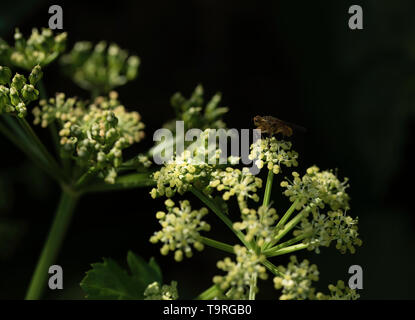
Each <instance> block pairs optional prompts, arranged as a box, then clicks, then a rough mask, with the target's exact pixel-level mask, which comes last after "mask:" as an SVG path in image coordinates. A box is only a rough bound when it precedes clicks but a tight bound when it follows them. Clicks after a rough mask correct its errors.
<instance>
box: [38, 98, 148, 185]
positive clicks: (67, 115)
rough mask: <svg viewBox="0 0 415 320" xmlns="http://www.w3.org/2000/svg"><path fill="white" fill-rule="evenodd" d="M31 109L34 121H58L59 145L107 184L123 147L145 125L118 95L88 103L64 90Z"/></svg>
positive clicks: (137, 137) (139, 136)
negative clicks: (121, 102)
mask: <svg viewBox="0 0 415 320" xmlns="http://www.w3.org/2000/svg"><path fill="white" fill-rule="evenodd" d="M39 104H40V106H39V107H37V108H35V109H34V110H33V114H34V116H35V120H34V123H35V124H41V125H42V126H44V127H45V126H48V125H49V124H51V123H52V122H54V121H57V122H58V124H59V127H60V131H59V135H60V137H61V139H60V143H61V146H62V148H63V150H64V152H66V154H67V156H68V157H71V156H74V157H75V158H76V161H77V163H78V165H79V166H80V167H81V168H84V169H86V170H88V169H90V168H93V169H95V170H96V171H97V172H98V173H99V174H100V175H101V176H102V177H103V178H105V181H106V182H108V183H114V182H115V178H116V177H117V172H116V168H117V167H119V166H120V165H121V163H122V150H123V149H125V148H127V147H129V146H131V145H132V144H133V143H137V142H139V141H140V140H141V139H142V138H143V137H144V131H143V129H144V124H143V123H142V122H141V117H140V115H139V113H138V112H127V111H126V109H125V108H124V106H122V105H121V104H120V102H119V101H118V94H117V93H116V92H111V93H110V94H109V97H108V98H105V97H97V98H96V99H95V100H94V102H93V103H92V104H90V105H88V106H85V103H82V102H77V100H76V99H74V98H69V99H66V98H65V95H64V94H63V93H59V94H57V95H56V98H51V99H49V100H48V101H46V100H42V101H40V103H39Z"/></svg>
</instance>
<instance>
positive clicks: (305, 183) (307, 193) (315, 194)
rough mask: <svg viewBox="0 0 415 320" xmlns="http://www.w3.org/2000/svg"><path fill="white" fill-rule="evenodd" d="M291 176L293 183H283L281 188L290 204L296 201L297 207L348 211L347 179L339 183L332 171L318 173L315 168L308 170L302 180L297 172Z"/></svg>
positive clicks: (318, 170) (317, 169)
mask: <svg viewBox="0 0 415 320" xmlns="http://www.w3.org/2000/svg"><path fill="white" fill-rule="evenodd" d="M292 175H293V177H294V179H293V181H283V182H281V187H283V188H286V190H285V192H284V194H285V195H286V196H287V197H289V199H290V201H291V202H294V201H296V200H298V202H299V203H298V207H303V206H311V207H313V208H317V207H320V208H324V207H325V205H328V206H329V207H330V208H331V209H332V210H338V209H345V210H347V209H349V195H348V194H347V192H346V189H347V188H348V186H349V185H348V179H347V178H345V179H344V180H343V181H340V180H339V178H338V177H337V176H336V175H335V174H334V173H333V171H331V170H330V171H329V170H325V171H320V169H319V168H318V167H316V166H312V167H310V168H308V169H307V172H306V174H305V175H304V176H303V177H302V178H300V175H299V174H298V173H297V172H293V173H292Z"/></svg>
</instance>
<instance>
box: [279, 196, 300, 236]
mask: <svg viewBox="0 0 415 320" xmlns="http://www.w3.org/2000/svg"><path fill="white" fill-rule="evenodd" d="M298 202H299V200H298V199H297V200H295V201H294V202H293V203H292V205H291V206H290V207H289V208H288V210H287V211H286V212H285V213H284V215H283V217H282V218H281V220H280V221H278V224H277V226H276V229H278V228H280V227H282V226H284V225H285V223H286V222H287V220H288V219H289V218H290V216H291V215H292V214H293V212H294V211H295V208H296V207H297V205H298Z"/></svg>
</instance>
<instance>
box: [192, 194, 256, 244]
mask: <svg viewBox="0 0 415 320" xmlns="http://www.w3.org/2000/svg"><path fill="white" fill-rule="evenodd" d="M190 191H191V192H192V193H193V194H194V195H195V196H196V197H198V198H199V199H200V200H201V201H202V202H203V203H204V204H205V205H207V206H208V207H209V208H210V209H211V210H212V211H213V212H214V213H215V214H216V215H217V216H218V217H219V219H221V220H222V221H223V222H224V223H225V224H226V225H227V226H228V228H229V229H231V230H232V232H233V233H235V235H236V236H237V237H238V238H239V240H241V242H242V243H243V244H244V245H245V246H246V247H247V248H249V249H251V244H249V243H248V242H247V241H246V240H245V236H244V234H243V233H242V232H241V231H239V230H235V229H234V227H233V223H232V221H231V220H230V219H229V218H228V217H227V216H226V215H225V214H224V213H223V212H222V210H221V209H220V208H219V207H218V206H217V205H216V203H215V202H214V201H213V199H212V198H211V197H210V196H207V195H205V194H204V193H203V192H201V191H199V190H198V189H196V188H195V187H191V188H190Z"/></svg>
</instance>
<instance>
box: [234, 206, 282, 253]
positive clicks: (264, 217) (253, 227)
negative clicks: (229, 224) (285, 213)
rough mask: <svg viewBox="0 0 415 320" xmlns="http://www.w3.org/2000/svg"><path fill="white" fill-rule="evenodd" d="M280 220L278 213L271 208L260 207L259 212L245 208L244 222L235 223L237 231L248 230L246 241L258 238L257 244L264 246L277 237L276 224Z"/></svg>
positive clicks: (243, 212)
mask: <svg viewBox="0 0 415 320" xmlns="http://www.w3.org/2000/svg"><path fill="white" fill-rule="evenodd" d="M277 220H278V215H277V211H276V210H275V209H274V208H271V207H264V206H261V207H259V209H258V210H255V209H248V208H245V209H243V210H242V221H241V222H236V223H234V225H233V227H234V228H235V229H236V230H241V231H243V230H246V235H245V239H246V241H252V240H253V239H254V237H257V244H258V245H259V246H262V245H263V244H264V243H265V242H269V241H271V240H272V236H273V235H275V222H276V221H277Z"/></svg>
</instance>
